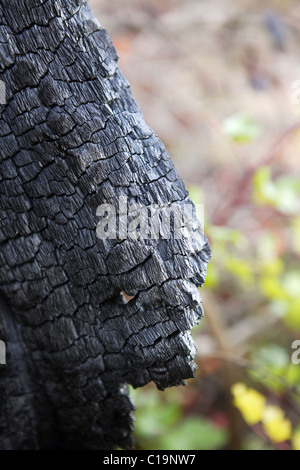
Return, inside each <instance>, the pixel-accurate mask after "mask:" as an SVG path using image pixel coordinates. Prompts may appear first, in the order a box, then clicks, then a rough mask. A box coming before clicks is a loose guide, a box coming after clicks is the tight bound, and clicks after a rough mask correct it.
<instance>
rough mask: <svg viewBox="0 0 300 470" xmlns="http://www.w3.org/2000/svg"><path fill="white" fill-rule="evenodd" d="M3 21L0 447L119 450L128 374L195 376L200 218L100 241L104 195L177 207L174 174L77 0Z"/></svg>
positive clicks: (107, 44)
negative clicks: (184, 230)
mask: <svg viewBox="0 0 300 470" xmlns="http://www.w3.org/2000/svg"><path fill="white" fill-rule="evenodd" d="M0 17H1V19H0V22H1V24H0V72H1V73H0V79H1V80H2V84H3V83H4V84H5V87H6V99H5V100H3V101H5V103H4V104H2V105H0V143H1V147H0V155H1V159H0V340H3V341H4V342H5V344H6V354H7V357H6V365H1V366H0V413H1V415H0V448H2V449H56V448H63V449H74V448H76V449H78V448H80V449H111V448H114V447H115V446H122V447H130V446H131V431H132V418H131V411H132V409H133V406H132V403H131V401H130V399H129V397H128V393H127V388H126V387H127V385H126V384H132V385H133V386H134V387H140V386H143V385H144V384H146V383H148V382H149V381H154V382H155V383H156V384H157V386H158V388H160V389H163V388H164V387H167V386H171V385H177V384H181V383H182V382H183V380H184V379H186V378H188V377H192V376H193V372H194V369H195V364H194V361H193V355H194V346H193V342H192V340H191V337H190V334H189V332H188V330H189V329H190V328H191V327H192V326H193V325H194V324H195V323H197V322H198V320H199V319H200V318H201V316H202V307H201V299H200V296H199V290H198V286H201V285H202V284H203V282H204V279H205V273H206V265H207V262H208V260H209V257H210V250H209V245H208V243H207V240H206V238H205V236H204V235H203V233H202V232H201V230H200V227H199V223H197V222H196V221H195V220H194V221H193V224H192V225H191V226H190V227H189V234H188V236H183V237H181V238H176V236H175V229H174V226H173V225H172V227H173V229H172V230H171V235H170V236H169V237H165V238H164V237H163V236H160V237H159V238H153V237H151V236H149V237H148V238H142V237H137V238H138V239H137V240H135V239H132V238H130V236H127V237H125V236H124V235H122V234H120V233H118V234H117V236H116V237H111V238H106V239H101V238H98V237H97V234H96V227H97V224H98V223H99V220H101V219H99V213H98V216H97V207H98V206H99V205H102V204H104V203H106V204H111V205H114V206H116V205H117V204H118V203H119V201H120V200H121V199H120V198H123V199H122V200H123V201H124V200H125V198H127V200H128V201H130V202H135V203H137V204H140V205H143V206H145V207H147V208H149V207H150V206H151V207H153V204H156V205H159V206H162V205H163V206H168V207H170V205H172V204H173V203H176V204H177V206H178V207H181V208H184V207H185V206H186V205H187V204H190V203H191V201H190V200H189V198H188V194H187V191H186V189H185V187H184V184H183V182H182V181H181V180H180V178H179V176H178V174H177V171H176V169H175V168H174V165H173V163H172V161H171V160H170V157H169V155H168V154H167V152H166V150H165V148H164V146H163V144H162V142H161V141H160V140H159V139H158V138H157V136H156V135H154V133H153V131H152V130H151V129H150V128H149V127H148V126H147V125H146V124H145V122H144V120H143V116H142V114H141V111H140V109H139V108H138V106H137V104H136V102H135V101H134V99H133V97H132V94H131V92H130V88H129V85H128V82H127V81H126V80H125V78H124V77H123V75H122V74H121V73H120V71H119V69H118V67H117V55H116V52H115V49H114V47H113V45H112V42H111V39H110V37H109V36H108V34H107V32H106V30H105V29H103V28H102V27H101V26H100V24H99V23H98V22H97V20H96V19H95V18H94V16H93V15H92V13H91V11H90V9H89V7H88V6H87V5H86V2H85V1H83V0H47V1H45V0H0ZM3 101H2V103H3ZM105 214H106V213H105ZM102 215H104V213H103V214H102ZM133 218H134V217H131V218H130V217H129V219H130V220H131V221H132V219H133ZM129 219H128V220H129ZM126 220H127V219H126ZM159 220H160V223H161V230H162V231H163V230H164V229H165V227H164V226H163V220H162V219H159ZM136 233H138V231H137V232H136ZM122 291H123V292H125V293H126V294H127V295H129V296H134V298H132V299H131V300H130V301H129V302H126V301H125V300H124V298H123V296H122V294H121V293H122Z"/></svg>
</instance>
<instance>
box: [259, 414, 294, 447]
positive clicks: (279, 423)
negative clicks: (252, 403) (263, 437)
mask: <svg viewBox="0 0 300 470" xmlns="http://www.w3.org/2000/svg"><path fill="white" fill-rule="evenodd" d="M262 423H263V428H264V430H265V432H266V434H267V435H268V437H269V438H270V439H271V440H272V441H273V442H283V441H287V440H288V439H290V438H291V435H292V425H291V422H290V421H289V420H288V419H286V418H285V414H284V412H283V410H281V408H279V407H278V406H273V405H268V406H266V407H265V410H264V413H263V417H262Z"/></svg>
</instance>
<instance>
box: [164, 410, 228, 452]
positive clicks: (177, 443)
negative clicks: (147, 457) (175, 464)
mask: <svg viewBox="0 0 300 470" xmlns="http://www.w3.org/2000/svg"><path fill="white" fill-rule="evenodd" d="M227 440H228V433H227V431H226V430H225V429H221V428H217V427H216V426H215V425H213V423H211V422H210V421H208V420H207V419H205V418H188V419H186V420H185V421H184V422H183V423H182V424H180V425H178V426H177V427H176V428H174V429H172V430H170V432H169V433H168V434H166V435H164V436H163V437H162V438H161V439H160V442H159V446H158V447H157V449H158V450H161V449H163V450H201V449H202V450H210V449H218V448H220V447H223V446H224V445H225V444H226V442H227Z"/></svg>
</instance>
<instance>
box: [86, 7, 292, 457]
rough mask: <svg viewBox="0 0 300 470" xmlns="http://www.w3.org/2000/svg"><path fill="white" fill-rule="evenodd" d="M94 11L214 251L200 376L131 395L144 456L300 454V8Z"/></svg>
mask: <svg viewBox="0 0 300 470" xmlns="http://www.w3.org/2000/svg"><path fill="white" fill-rule="evenodd" d="M89 3H90V6H91V8H92V10H93V12H94V13H95V14H96V16H97V17H98V19H99V21H100V23H101V24H102V25H103V26H105V27H106V29H107V30H108V32H109V34H110V35H111V37H112V39H113V41H114V44H115V47H116V49H117V52H118V55H119V58H120V59H119V64H120V68H121V70H122V71H123V73H124V75H125V76H126V78H127V79H128V80H129V82H130V84H131V87H132V91H133V94H134V96H135V98H136V100H137V102H138V103H139V105H140V107H141V108H142V111H143V114H144V116H145V118H146V121H147V122H148V124H149V125H150V126H151V127H152V128H153V129H154V131H155V132H156V134H158V135H159V137H160V138H161V139H162V140H163V142H164V144H165V146H166V147H167V149H168V151H169V153H170V155H171V157H172V159H173V161H174V162H175V164H176V166H177V168H178V170H179V173H180V176H181V177H182V179H183V180H184V182H185V184H186V186H187V188H188V189H189V190H190V193H191V197H192V198H193V200H194V202H195V203H204V204H205V232H206V234H207V236H208V238H209V240H210V243H211V246H212V250H213V259H212V261H211V263H210V265H209V270H208V275H207V282H206V284H205V286H204V288H203V289H201V293H202V297H203V304H204V308H205V318H204V320H202V322H201V325H200V326H199V327H196V328H194V330H193V336H194V339H195V342H196V345H197V348H198V356H197V364H198V370H197V373H196V378H195V379H193V380H189V381H188V386H187V387H177V388H172V389H169V390H166V391H165V392H159V391H157V390H156V388H155V387H154V386H152V385H151V384H150V385H148V386H147V387H144V388H143V389H139V390H132V396H133V400H134V402H135V404H136V406H137V411H136V418H137V422H136V430H135V434H134V436H135V442H136V444H135V445H136V448H137V449H165V450H166V449H170V450H176V449H181V450H192V449H224V448H225V449H281V450H285V449H286V450H288V449H297V450H300V397H299V391H300V266H299V258H300V178H299V176H300V167H299V164H298V159H299V144H300V132H299V131H300V62H299V51H300V28H299V24H300V4H299V2H298V1H297V0H295V1H292V0H285V1H284V2H282V1H279V0H278V1H276V0H273V1H272V0H269V1H264V2H262V1H260V0H257V1H256V0H239V1H238V2H237V1H233V0H210V1H209V2H208V1H204V0H90V2H89ZM297 340H299V343H297ZM298 349H299V354H298ZM298 363H299V364H298Z"/></svg>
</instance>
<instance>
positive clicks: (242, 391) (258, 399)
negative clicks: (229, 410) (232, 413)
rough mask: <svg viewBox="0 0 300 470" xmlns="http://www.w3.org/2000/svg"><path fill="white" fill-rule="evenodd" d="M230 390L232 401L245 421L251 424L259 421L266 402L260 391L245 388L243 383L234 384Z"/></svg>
mask: <svg viewBox="0 0 300 470" xmlns="http://www.w3.org/2000/svg"><path fill="white" fill-rule="evenodd" d="M231 392H232V394H233V397H234V400H233V403H234V405H235V406H236V407H237V408H238V409H239V410H240V412H241V414H242V416H243V418H244V420H245V421H246V423H248V424H249V425H253V424H256V423H258V422H259V421H261V419H262V416H263V413H264V409H265V404H266V399H265V397H264V396H263V395H262V394H261V393H259V392H257V391H256V390H254V389H253V388H247V387H246V385H245V384H243V383H236V384H234V385H233V387H232V388H231Z"/></svg>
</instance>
